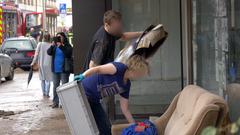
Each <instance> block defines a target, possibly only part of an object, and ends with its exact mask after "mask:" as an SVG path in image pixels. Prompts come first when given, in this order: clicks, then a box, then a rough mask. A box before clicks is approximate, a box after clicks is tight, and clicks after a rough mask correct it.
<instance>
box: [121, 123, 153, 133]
mask: <svg viewBox="0 0 240 135" xmlns="http://www.w3.org/2000/svg"><path fill="white" fill-rule="evenodd" d="M122 135H157V128H156V126H155V125H154V124H153V123H152V122H150V121H148V120H145V121H144V122H139V123H137V124H133V125H131V126H129V127H127V128H125V129H123V132H122Z"/></svg>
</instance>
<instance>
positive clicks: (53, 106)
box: [51, 103, 59, 108]
mask: <svg viewBox="0 0 240 135" xmlns="http://www.w3.org/2000/svg"><path fill="white" fill-rule="evenodd" d="M51 107H52V108H58V107H59V105H58V104H56V103H53V104H52V105H51Z"/></svg>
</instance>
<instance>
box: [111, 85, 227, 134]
mask: <svg viewBox="0 0 240 135" xmlns="http://www.w3.org/2000/svg"><path fill="white" fill-rule="evenodd" d="M227 112H228V107H227V104H226V102H225V101H224V99H223V98H222V97H220V96H217V95H214V94H212V93H210V92H208V91H206V90H204V89H203V88H200V87H198V86H194V85H189V86H187V87H185V88H184V89H183V91H181V92H180V93H179V94H178V95H176V96H175V98H174V99H173V101H172V103H171V104H170V106H169V107H168V109H167V111H166V112H165V113H164V114H163V115H162V116H161V117H160V118H158V119H156V120H155V121H154V123H155V125H156V126H157V129H158V133H159V135H200V134H201V131H202V130H203V129H204V128H205V127H207V126H210V125H211V126H215V127H219V126H221V125H222V122H223V119H224V117H226V115H227ZM128 126H129V124H119V125H113V126H112V134H113V135H120V134H121V132H122V129H123V128H126V127H128Z"/></svg>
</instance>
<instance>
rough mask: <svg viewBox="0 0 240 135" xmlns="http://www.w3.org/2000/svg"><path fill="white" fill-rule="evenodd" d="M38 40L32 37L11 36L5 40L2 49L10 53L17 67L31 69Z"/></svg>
mask: <svg viewBox="0 0 240 135" xmlns="http://www.w3.org/2000/svg"><path fill="white" fill-rule="evenodd" d="M36 47H37V42H36V41H35V39H34V38H31V37H18V38H9V39H7V40H5V41H4V42H3V45H2V48H1V51H2V52H3V53H5V54H7V55H9V56H10V57H11V58H12V59H13V62H14V66H15V68H17V67H20V68H22V69H24V70H27V69H30V67H31V65H30V64H31V62H32V60H33V57H34V53H35V49H36Z"/></svg>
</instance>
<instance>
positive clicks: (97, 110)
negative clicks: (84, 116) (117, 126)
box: [88, 100, 112, 135]
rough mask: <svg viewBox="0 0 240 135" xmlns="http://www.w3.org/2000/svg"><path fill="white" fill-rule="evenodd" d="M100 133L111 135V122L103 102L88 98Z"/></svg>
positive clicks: (101, 134)
mask: <svg viewBox="0 0 240 135" xmlns="http://www.w3.org/2000/svg"><path fill="white" fill-rule="evenodd" d="M88 102H89V104H90V107H91V110H92V113H93V116H94V119H95V121H96V124H97V126H98V130H99V132H100V135H111V134H112V133H111V124H110V121H109V119H108V118H107V115H106V113H105V111H104V110H103V107H102V105H101V103H96V102H92V101H90V100H88Z"/></svg>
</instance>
